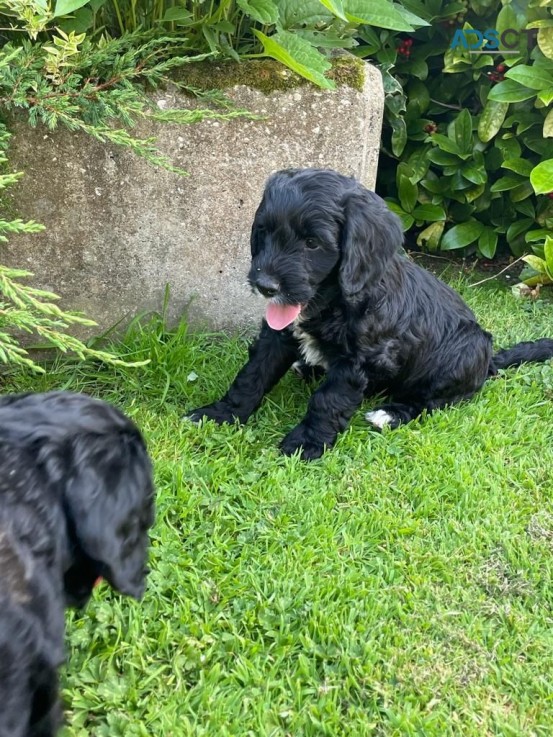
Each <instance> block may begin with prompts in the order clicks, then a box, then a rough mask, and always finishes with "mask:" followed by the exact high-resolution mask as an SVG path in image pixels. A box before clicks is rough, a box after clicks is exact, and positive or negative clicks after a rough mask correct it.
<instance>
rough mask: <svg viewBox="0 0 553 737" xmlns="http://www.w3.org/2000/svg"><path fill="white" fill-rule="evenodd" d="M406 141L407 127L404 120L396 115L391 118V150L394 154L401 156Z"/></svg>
mask: <svg viewBox="0 0 553 737" xmlns="http://www.w3.org/2000/svg"><path fill="white" fill-rule="evenodd" d="M406 143H407V128H406V126H405V120H404V119H403V118H401V117H397V118H395V119H394V120H392V151H393V153H394V156H398V157H399V156H401V154H402V153H403V150H404V148H405V144H406Z"/></svg>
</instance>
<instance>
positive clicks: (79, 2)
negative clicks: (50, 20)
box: [53, 0, 88, 18]
mask: <svg viewBox="0 0 553 737" xmlns="http://www.w3.org/2000/svg"><path fill="white" fill-rule="evenodd" d="M87 2H88V0H56V7H55V10H54V15H53V17H54V18H59V17H60V16H62V15H68V14H69V13H73V11H75V10H78V9H79V8H82V7H83V5H86V4H87Z"/></svg>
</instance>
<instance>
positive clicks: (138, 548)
mask: <svg viewBox="0 0 553 737" xmlns="http://www.w3.org/2000/svg"><path fill="white" fill-rule="evenodd" d="M70 454H71V461H72V472H71V474H70V475H69V477H67V481H66V485H65V498H64V503H65V509H66V514H68V516H69V517H70V522H71V524H72V526H73V529H74V532H75V535H76V538H77V541H78V544H79V546H80V547H81V549H82V550H83V552H84V553H85V554H86V555H87V556H88V557H89V558H92V559H93V560H95V561H97V562H99V563H100V564H101V565H102V568H103V571H104V576H105V578H106V579H107V580H108V581H109V583H110V584H111V585H112V586H113V587H114V588H115V589H117V590H118V591H120V592H121V593H123V594H128V595H130V596H133V597H135V598H137V599H139V598H140V597H141V596H142V594H143V592H144V585H145V572H146V568H145V563H146V558H147V552H148V545H149V537H148V529H149V527H150V526H151V525H152V524H153V521H154V502H153V493H154V492H153V482H152V468H151V463H150V459H149V457H148V454H147V452H146V448H145V445H144V442H143V440H142V438H141V436H140V434H139V433H138V431H137V430H134V429H132V430H129V431H118V432H112V433H104V434H94V433H89V432H86V433H80V434H78V435H76V436H75V437H74V438H73V439H72V440H71V453H70ZM77 575H78V572H77Z"/></svg>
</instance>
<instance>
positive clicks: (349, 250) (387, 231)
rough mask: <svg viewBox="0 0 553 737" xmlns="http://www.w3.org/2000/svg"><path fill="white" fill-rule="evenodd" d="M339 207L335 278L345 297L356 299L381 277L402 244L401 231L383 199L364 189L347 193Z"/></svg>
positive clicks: (396, 218)
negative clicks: (340, 219)
mask: <svg viewBox="0 0 553 737" xmlns="http://www.w3.org/2000/svg"><path fill="white" fill-rule="evenodd" d="M342 207H343V213H344V223H343V226H342V235H341V244H340V247H341V249H340V250H341V261H340V272H339V277H338V278H339V281H340V286H341V287H342V291H343V292H344V295H345V296H346V297H355V296H356V295H357V294H358V293H359V292H361V291H362V290H363V289H364V288H365V287H366V286H367V285H368V284H369V283H375V282H377V281H378V280H379V279H380V277H381V276H382V275H383V274H384V272H385V270H386V264H387V262H388V261H389V260H390V259H391V258H392V256H393V255H394V253H396V252H397V251H398V250H399V248H400V246H401V244H402V243H403V230H402V227H401V221H400V220H399V218H398V217H397V216H396V215H394V214H393V213H392V212H390V210H389V209H388V207H387V206H386V203H385V202H384V200H382V199H381V198H380V197H379V196H378V195H376V194H374V192H370V191H369V190H367V189H365V188H364V187H361V186H359V188H357V189H355V190H352V191H351V192H348V193H346V195H345V196H344V199H343V201H342Z"/></svg>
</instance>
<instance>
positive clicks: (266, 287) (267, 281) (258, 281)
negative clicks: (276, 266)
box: [255, 274, 279, 297]
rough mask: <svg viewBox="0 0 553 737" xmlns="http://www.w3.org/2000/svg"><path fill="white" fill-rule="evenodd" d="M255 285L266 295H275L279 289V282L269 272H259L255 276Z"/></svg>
mask: <svg viewBox="0 0 553 737" xmlns="http://www.w3.org/2000/svg"><path fill="white" fill-rule="evenodd" d="M255 286H256V287H257V289H259V291H260V292H261V294H262V295H263V296H264V297H274V296H275V294H277V292H278V290H279V283H278V282H277V280H276V279H273V277H272V276H267V274H257V275H256V277H255Z"/></svg>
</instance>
